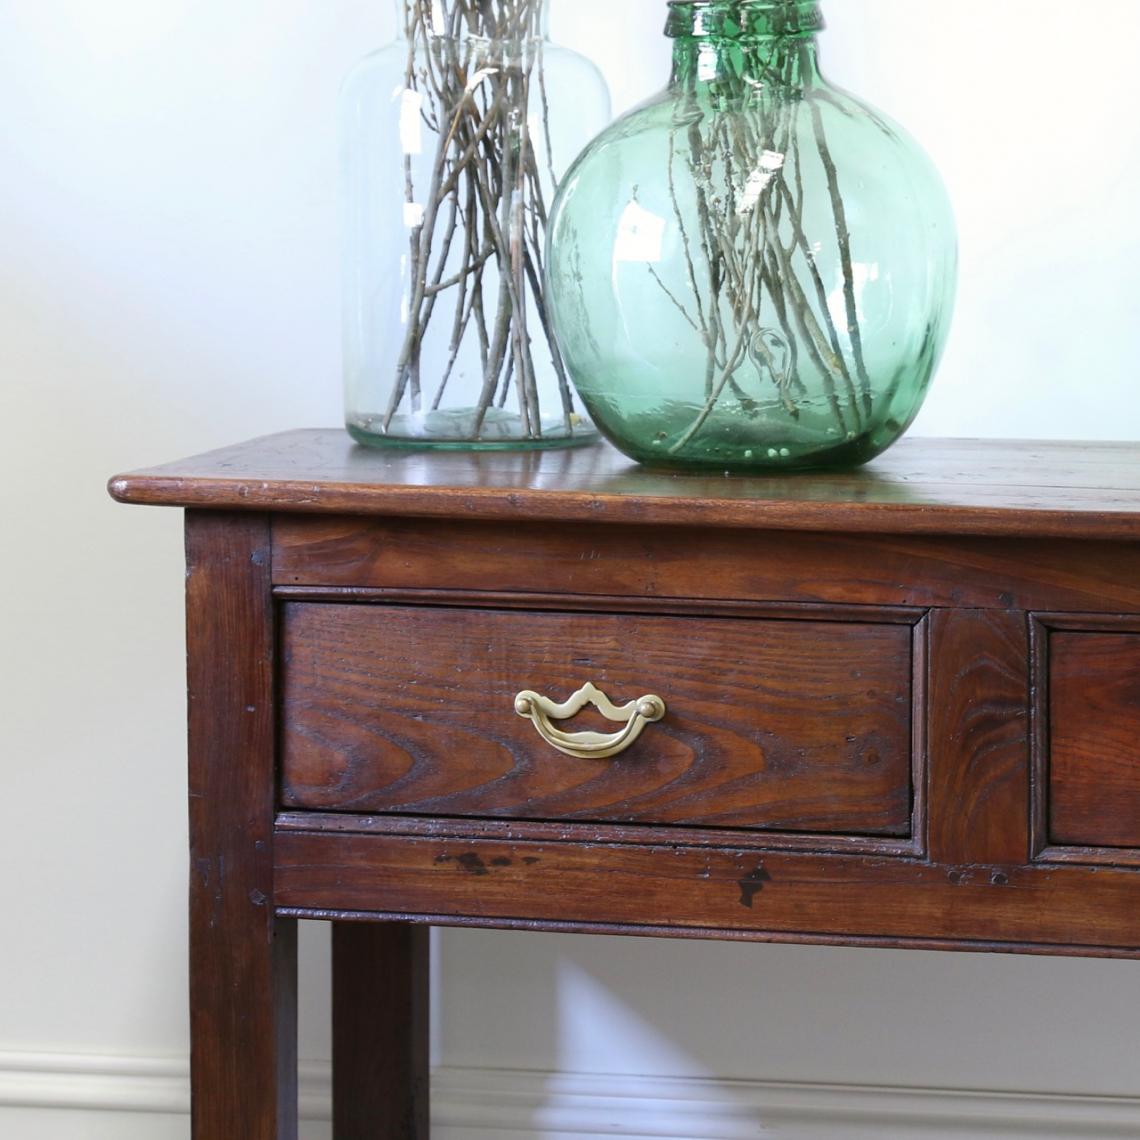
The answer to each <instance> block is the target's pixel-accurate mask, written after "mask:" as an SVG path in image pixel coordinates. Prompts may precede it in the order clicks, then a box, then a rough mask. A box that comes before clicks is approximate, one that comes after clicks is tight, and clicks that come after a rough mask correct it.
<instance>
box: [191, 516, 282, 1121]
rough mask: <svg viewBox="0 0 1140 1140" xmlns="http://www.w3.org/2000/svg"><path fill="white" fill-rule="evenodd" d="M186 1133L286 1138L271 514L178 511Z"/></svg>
mask: <svg viewBox="0 0 1140 1140" xmlns="http://www.w3.org/2000/svg"><path fill="white" fill-rule="evenodd" d="M186 561H187V579H186V590H187V605H186V614H187V651H188V658H189V702H190V704H189V712H190V724H189V732H190V1029H191V1057H190V1067H191V1073H192V1077H193V1109H192V1118H193V1135H194V1140H234V1138H235V1137H239V1136H240V1137H242V1140H296V1137H297V1024H296V968H297V966H296V954H297V945H296V923H295V922H293V921H292V920H287V919H279V918H277V917H276V916H275V914H274V911H273V906H272V899H273V835H274V831H273V813H274V763H273V757H274V708H273V671H274V637H273V606H272V598H271V595H270V583H269V563H270V557H269V522H268V519H266V518H263V517H260V516H256V515H238V516H234V515H227V514H224V513H203V514H198V513H195V512H192V513H190V514H189V516H188V518H187V528H186Z"/></svg>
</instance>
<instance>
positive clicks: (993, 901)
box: [277, 830, 1140, 954]
mask: <svg viewBox="0 0 1140 1140" xmlns="http://www.w3.org/2000/svg"><path fill="white" fill-rule="evenodd" d="M656 838H657V840H658V841H659V842H657V843H654V842H647V843H646V844H644V845H643V846H639V847H633V846H624V845H609V844H591V843H577V844H556V843H552V844H544V843H538V842H523V841H516V842H501V841H491V840H483V839H461V838H456V839H450V840H443V839H409V838H408V837H407V836H390V835H384V834H344V833H325V832H318V831H310V832H293V831H289V832H280V833H279V835H278V839H277V844H278V893H277V905H278V906H279V907H281V908H284V909H287V910H291V911H296V912H297V913H302V912H309V913H312V914H321V913H325V914H327V913H335V912H336V911H338V910H339V911H352V912H357V913H360V914H364V913H368V912H372V913H375V914H388V915H392V914H396V915H404V916H408V917H413V916H420V917H421V918H424V917H428V916H431V917H432V918H433V920H438V919H441V918H442V919H443V920H445V921H446V920H447V919H448V918H449V917H450V918H452V919H462V920H465V923H469V924H473V925H484V926H495V925H504V924H505V925H512V924H513V925H521V924H523V923H521V922H520V921H519V920H524V919H529V920H532V921H534V922H537V923H541V924H546V925H550V924H561V925H560V926H559V928H561V929H574V928H578V929H590V927H591V925H594V924H596V925H598V926H606V927H608V928H609V929H611V930H613V929H615V928H619V929H624V930H625V931H626V932H628V933H637V930H638V928H639V927H641V926H645V927H650V928H654V929H656V930H665V929H667V928H672V929H674V930H677V931H681V930H683V929H684V928H686V927H693V928H697V929H699V930H701V931H702V932H704V933H705V935H706V936H712V935H714V934H715V933H717V932H722V933H725V934H732V935H735V936H748V937H752V938H756V939H758V940H764V939H767V938H773V937H774V938H777V939H779V938H791V937H792V936H794V940H795V941H801V942H812V941H817V940H819V941H828V940H831V939H838V940H843V941H847V940H860V939H862V940H871V941H874V942H877V943H880V944H890V943H892V942H893V941H906V940H930V941H932V942H938V943H939V944H941V945H942V946H944V947H945V946H950V945H963V946H966V945H968V944H970V943H984V944H986V945H987V947H988V948H996V947H998V946H1000V945H1001V944H1002V943H1008V944H1010V945H1016V946H1024V945H1029V944H1032V943H1039V944H1045V945H1048V946H1050V948H1051V949H1052V951H1053V952H1055V953H1077V954H1079V953H1081V952H1082V949H1083V948H1086V947H1087V948H1090V949H1096V950H1098V951H1102V952H1103V951H1107V952H1116V953H1121V954H1137V953H1140V908H1138V907H1137V906H1136V905H1135V902H1136V898H1137V887H1138V883H1140V872H1138V871H1136V870H1127V869H1122V868H1111V867H1101V868H1085V867H1024V866H1009V865H1000V864H991V865H980V864H977V865H972V866H968V867H958V866H951V867H947V866H942V865H938V864H935V863H930V862H926V861H918V860H908V859H899V858H893V859H881V858H872V857H856V856H844V855H828V854H812V853H794V854H793V853H787V852H771V853H762V854H760V855H758V854H757V853H756V852H755V851H735V850H733V849H731V848H715V849H709V848H687V847H675V846H673V845H672V844H671V843H670V842H669V835H668V831H667V830H663V831H662V832H661V833H659V835H658V836H657V837H656ZM524 899H525V903H523V902H522V900H524Z"/></svg>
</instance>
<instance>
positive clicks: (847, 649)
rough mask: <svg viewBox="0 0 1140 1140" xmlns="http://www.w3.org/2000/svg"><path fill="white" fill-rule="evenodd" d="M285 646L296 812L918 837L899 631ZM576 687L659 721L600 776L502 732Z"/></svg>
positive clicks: (559, 623)
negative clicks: (637, 704) (654, 700)
mask: <svg viewBox="0 0 1140 1140" xmlns="http://www.w3.org/2000/svg"><path fill="white" fill-rule="evenodd" d="M818 616H819V617H820V618H822V617H824V616H825V615H823V614H820V615H818ZM910 620H911V622H912V623H913V622H915V621H916V620H917V619H916V618H915V617H911V619H910ZM282 631H283V632H282V637H283V646H284V653H283V657H284V664H283V673H282V709H283V739H282V802H283V803H284V804H285V805H286V806H287V807H289V808H294V809H314V810H322V811H328V810H350V811H357V812H400V813H404V814H413V815H433V816H475V817H483V818H493V817H498V816H509V817H514V818H516V819H537V820H543V819H562V820H568V819H581V820H587V821H601V822H605V821H610V822H627V823H676V824H681V825H687V826H691V827H697V826H705V827H732V828H743V829H747V828H770V829H775V830H782V831H801V832H802V831H808V832H835V833H861V834H867V835H889V836H905V835H908V834H909V833H910V827H911V767H912V756H911V739H912V729H911V724H912V713H911V708H912V702H913V692H912V672H913V662H912V645H911V643H912V640H913V631H912V628H911V625H887V624H871V623H869V622H864V623H860V624H853V623H840V622H834V621H832V622H829V621H826V620H815V621H811V620H794V621H792V620H789V621H772V620H755V621H745V620H737V619H728V618H718V619H714V620H707V619H705V620H702V619H699V618H692V617H650V616H645V615H641V614H597V613H593V614H559V613H548V612H542V611H538V612H525V611H523V612H517V611H515V612H511V611H496V610H485V609H447V608H438V607H423V606H421V607H405V606H345V605H313V604H292V605H288V606H286V608H285V613H284V615H283V619H282ZM425 645H431V646H433V647H434V648H433V651H432V652H431V653H430V654H425V653H424V646H425ZM585 682H593V683H595V684H597V685H599V686H600V687H601V688H602V690H603V691H604V692H606V693H607V695H609V696H610V697H611V698H612V699H613V700H615V701H616V702H619V703H624V702H626V701H629V700H636V699H637V698H639V697H641V696H644V695H646V694H650V693H653V694H658V693H659V694H660V695H661V696H662V697H663V699H664V700H665V702H666V706H667V709H668V712H667V715H666V718H665V720H664V721H662V722H661V723H660V724H656V725H652V726H650V727H649V728H648V730H647V731H645V732H644V734H643V735H642V736H641V738H640V739H639V740H638V741H637V743H636V744H635V745H634V746H633V747H632V748H630V749H629V751H628V752H625V753H624V754H623V755H621V756H619V757H615V758H612V759H607V760H599V759H576V758H573V757H570V756H565V755H563V754H562V753H560V752H557V751H555V750H554V749H553V748H551V747H549V746H547V745H544V744H543V742H542V741H541V740H540V738H539V737H538V735H537V733H536V731H535V728H534V726H533V725H532V724H531V723H530V722H529V721H526V720H523V719H520V718H519V717H518V716H517V715H515V711H514V699H515V696H516V694H517V693H519V692H520V691H522V690H527V689H530V690H539V691H540V692H541V693H543V694H547V695H551V696H553V697H554V698H555V699H556V700H558V701H562V700H564V699H565V698H566V697H568V696H569V695H570V694H571V693H573V692H575V691H576V690H577V689H579V688H580V687H581V686H582V685H583V684H584V683H585ZM582 721H585V722H586V724H585V725H583V724H581V723H580V722H582ZM567 727H568V728H570V729H571V730H572V731H579V730H581V728H583V727H589V728H592V729H597V730H599V731H602V732H606V731H612V726H610V727H609V728H608V729H607V727H606V726H605V724H604V722H602V721H601V720H600V718H597V717H591V716H588V715H585V714H580V715H579V717H577V718H576V719H575V721H572V722H569V723H568V725H567Z"/></svg>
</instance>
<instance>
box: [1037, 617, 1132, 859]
mask: <svg viewBox="0 0 1140 1140" xmlns="http://www.w3.org/2000/svg"><path fill="white" fill-rule="evenodd" d="M1131 622H1132V625H1133V627H1134V628H1133V630H1132V631H1130V632H1126V631H1114V630H1110V629H1104V630H1098V631H1090V630H1057V629H1054V630H1052V631H1051V632H1050V634H1049V642H1048V658H1047V666H1048V676H1049V706H1048V713H1047V717H1046V719H1047V723H1048V761H1049V763H1048V769H1049V803H1048V820H1049V823H1048V827H1049V834H1048V838H1049V841H1050V842H1051V843H1053V844H1055V845H1056V846H1059V847H1124V848H1140V630H1136V629H1135V625H1136V619H1131Z"/></svg>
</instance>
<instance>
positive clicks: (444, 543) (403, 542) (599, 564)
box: [273, 516, 1140, 613]
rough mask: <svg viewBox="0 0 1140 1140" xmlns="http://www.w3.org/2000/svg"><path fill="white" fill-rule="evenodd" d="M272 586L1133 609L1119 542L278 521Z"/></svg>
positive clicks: (1126, 550) (1130, 569) (1132, 572)
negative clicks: (275, 584)
mask: <svg viewBox="0 0 1140 1140" xmlns="http://www.w3.org/2000/svg"><path fill="white" fill-rule="evenodd" d="M273 539H274V548H273V565H274V574H275V578H276V580H277V582H278V583H279V588H281V589H288V588H293V589H296V588H305V587H328V588H335V587H340V588H343V589H356V590H360V589H374V590H394V589H395V590H399V589H409V588H415V589H417V590H421V591H422V590H431V589H435V590H446V591H454V590H455V589H456V588H457V587H462V588H463V589H466V590H471V591H492V592H494V591H497V592H502V591H513V592H515V593H519V594H522V593H530V592H533V591H536V590H541V591H543V592H545V593H557V594H565V595H584V596H602V597H604V596H609V595H617V596H623V597H627V598H628V597H642V598H644V597H654V598H690V599H704V600H721V601H740V600H742V599H752V600H755V601H771V600H775V599H779V600H781V601H785V602H803V603H821V604H834V605H858V606H917V607H942V608H959V607H965V608H970V609H999V610H1047V609H1065V610H1081V611H1088V612H1097V611H1099V612H1109V613H1121V612H1123V611H1132V612H1137V611H1140V577H1138V576H1137V573H1136V548H1135V546H1134V545H1133V544H1129V543H1109V542H1093V541H1084V542H1073V541H1060V540H1049V541H1042V540H1040V539H1038V540H1032V539H1030V540H1018V541H1013V540H1009V539H987V540H980V539H969V538H960V539H956V540H953V541H949V540H946V539H938V538H914V537H909V536H900V535H853V534H844V533H824V534H793V533H786V532H780V531H749V530H733V531H728V532H725V531H719V530H701V529H698V528H677V527H672V528H666V529H660V528H657V527H652V526H645V527H619V526H612V525H608V524H604V523H598V524H597V525H593V526H588V527H587V526H566V525H559V526H550V525H544V524H541V523H536V524H531V525H527V526H526V527H523V526H521V525H519V524H518V523H498V522H465V521H458V522H450V523H448V525H447V526H446V527H442V526H441V525H440V524H439V523H438V522H433V521H427V520H423V519H384V520H361V519H355V518H353V519H345V518H337V517H333V518H322V517H300V516H282V517H278V518H276V519H275V521H274V528H273Z"/></svg>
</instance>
